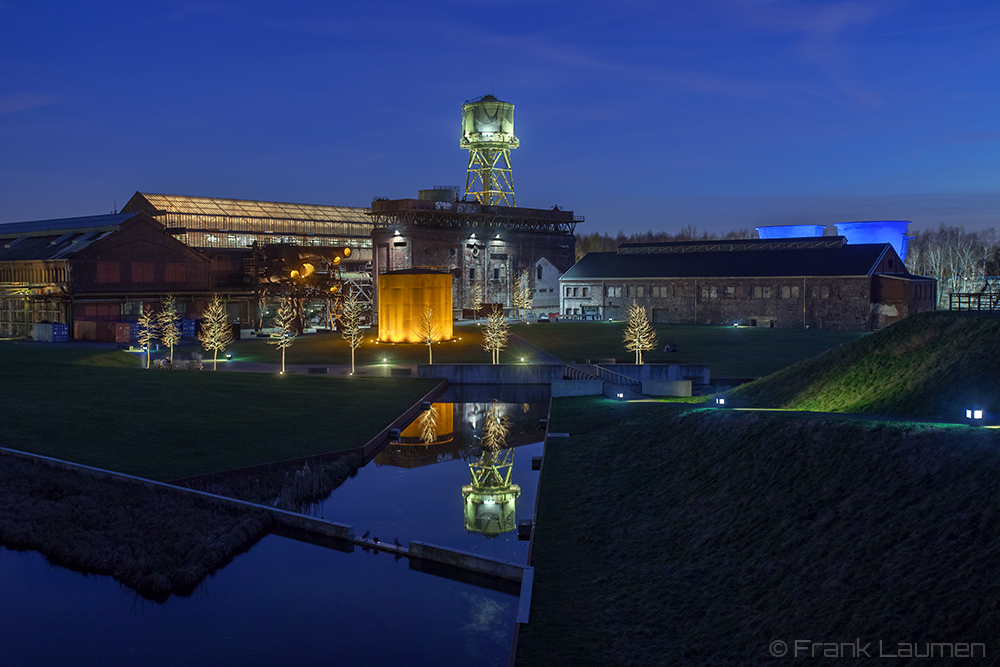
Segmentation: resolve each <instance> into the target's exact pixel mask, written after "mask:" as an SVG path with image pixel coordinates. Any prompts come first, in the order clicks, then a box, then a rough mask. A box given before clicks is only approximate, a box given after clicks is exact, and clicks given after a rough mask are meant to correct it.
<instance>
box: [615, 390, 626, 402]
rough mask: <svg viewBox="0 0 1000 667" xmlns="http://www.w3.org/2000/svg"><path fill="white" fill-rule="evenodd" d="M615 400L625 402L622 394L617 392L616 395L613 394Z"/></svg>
mask: <svg viewBox="0 0 1000 667" xmlns="http://www.w3.org/2000/svg"><path fill="white" fill-rule="evenodd" d="M615 398H617V399H618V400H619V401H623V400H625V394H623V393H622V392H618V393H617V394H615Z"/></svg>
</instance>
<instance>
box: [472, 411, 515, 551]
mask: <svg viewBox="0 0 1000 667" xmlns="http://www.w3.org/2000/svg"><path fill="white" fill-rule="evenodd" d="M482 418H483V422H482V436H481V438H480V444H481V449H480V451H479V453H478V454H473V455H472V456H470V457H469V471H470V472H471V473H472V483H471V484H466V485H464V486H463V487H462V497H463V498H464V499H465V529H466V530H469V531H473V532H477V533H482V534H484V535H486V536H487V537H496V536H497V535H500V534H501V533H506V532H508V531H511V530H514V527H515V525H516V517H515V514H514V509H515V501H516V500H517V497H518V496H519V495H521V487H519V486H518V485H517V484H513V483H511V479H510V478H511V472H512V471H513V466H514V450H513V449H505V446H506V444H507V442H506V440H507V433H508V431H509V429H510V418H509V417H508V416H507V414H506V412H505V411H504V408H503V405H501V404H500V403H496V402H494V403H493V404H491V405H490V406H489V408H488V409H487V410H486V411H485V412H484V413H483V415H482Z"/></svg>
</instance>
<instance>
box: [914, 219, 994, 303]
mask: <svg viewBox="0 0 1000 667" xmlns="http://www.w3.org/2000/svg"><path fill="white" fill-rule="evenodd" d="M995 234H996V232H995V230H994V229H987V230H983V231H980V232H966V231H965V228H964V227H949V226H947V225H944V224H942V225H940V226H939V227H938V228H937V229H936V230H923V231H921V232H920V233H918V234H917V235H916V236H915V237H914V238H913V240H912V241H911V242H910V243H909V245H908V250H907V257H906V267H907V269H909V271H910V272H911V273H915V274H917V275H924V276H930V277H932V278H934V279H935V280H937V282H938V290H937V292H938V307H940V308H947V307H948V302H949V294H950V293H952V292H974V291H978V290H980V289H982V288H983V286H984V285H985V284H986V281H985V277H986V276H988V275H990V272H991V271H995V270H996V265H995V264H994V263H993V261H991V257H994V256H995V255H996V253H997V247H996V242H995Z"/></svg>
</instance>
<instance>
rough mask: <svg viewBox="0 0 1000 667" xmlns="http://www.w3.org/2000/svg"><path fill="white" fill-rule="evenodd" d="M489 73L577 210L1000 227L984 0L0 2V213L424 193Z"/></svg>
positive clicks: (456, 155)
mask: <svg viewBox="0 0 1000 667" xmlns="http://www.w3.org/2000/svg"><path fill="white" fill-rule="evenodd" d="M491 91H492V92H493V93H494V94H495V95H496V96H497V97H499V98H500V99H502V100H505V101H508V102H512V103H514V104H515V108H516V110H515V133H516V134H517V136H518V137H519V139H520V140H521V147H520V148H519V149H517V150H516V151H514V153H513V166H514V185H515V191H516V193H517V202H518V204H519V205H521V206H534V207H549V206H552V205H553V204H558V205H560V206H563V207H565V208H567V209H571V210H574V211H575V212H576V213H577V214H580V215H584V216H586V218H587V221H586V222H585V223H584V224H582V225H580V226H579V227H578V232H583V233H586V232H592V231H599V232H608V233H615V232H617V231H619V230H623V231H625V232H634V231H644V230H647V229H655V230H664V231H670V232H674V231H677V230H679V229H680V228H682V227H685V226H687V225H695V226H696V227H697V228H698V229H699V230H708V231H715V232H724V231H727V230H729V229H735V228H741V227H753V226H757V225H765V224H788V223H810V224H824V223H832V222H838V221H849V220H870V219H903V220H912V221H913V222H914V223H915V224H914V226H913V227H911V232H913V231H915V230H918V229H921V228H925V227H935V226H937V225H938V224H939V223H941V222H944V223H946V224H951V225H965V227H966V229H969V230H970V231H971V230H976V229H981V228H984V227H992V226H997V227H1000V3H998V2H996V0H981V1H973V0H970V1H964V0H954V1H950V2H944V1H943V0H912V1H908V0H884V1H878V2H876V1H867V0H858V1H853V2H848V1H830V2H823V1H813V2H805V1H792V0H705V1H698V2H692V1H691V0H684V1H680V2H674V1H666V0H661V1H656V2H645V1H640V0H636V1H632V0H620V1H618V2H606V3H605V2H600V3H597V2H585V1H583V2H581V1H573V2H561V1H552V2H546V1H544V0H523V1H522V0H511V1H508V2H503V3H482V2H460V1H455V2H436V3H430V2H412V0H411V1H407V2H403V1H401V0H393V1H388V2H379V1H377V0H376V1H368V2H356V3H348V2H310V1H304V2H264V1H254V0H231V1H230V0H217V1H216V0H213V1H206V2H174V1H169V0H150V1H148V2H134V1H133V2H100V1H98V2H93V3H69V2H65V1H63V2H51V1H46V0H31V1H28V0H0V221H2V222H13V221H22V220H35V219H45V218H55V217H67V216H78V215H95V214H101V213H107V212H110V211H111V209H112V208H113V206H114V205H115V204H114V199H115V198H117V205H118V207H121V206H122V205H123V204H124V203H125V202H126V201H127V200H128V198H129V197H130V196H131V195H132V193H133V192H135V191H136V190H139V191H147V192H163V193H169V194H187V195H201V196H214V197H234V198H243V199H266V200H276V201H291V202H302V203H312V204H330V205H342V206H367V205H368V204H369V203H370V202H371V200H372V198H373V197H389V198H393V199H395V198H404V197H415V196H416V193H417V190H419V189H423V188H429V187H432V186H434V185H459V184H464V182H465V168H466V161H467V153H466V152H464V151H462V150H461V149H460V148H459V147H458V142H459V130H460V125H459V123H460V118H461V105H462V103H463V101H465V100H468V99H472V98H475V97H478V96H480V95H483V94H487V93H490V92H491Z"/></svg>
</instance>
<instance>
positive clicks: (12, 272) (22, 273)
mask: <svg viewBox="0 0 1000 667" xmlns="http://www.w3.org/2000/svg"><path fill="white" fill-rule="evenodd" d="M0 282H2V283H28V284H31V285H40V284H45V283H64V282H66V266H65V265H64V264H60V265H57V266H39V265H37V264H33V263H25V264H8V263H6V262H5V263H4V266H0Z"/></svg>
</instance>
